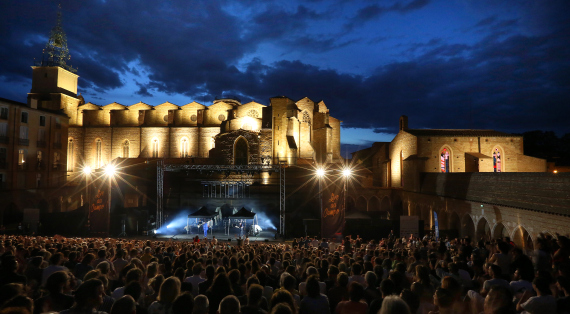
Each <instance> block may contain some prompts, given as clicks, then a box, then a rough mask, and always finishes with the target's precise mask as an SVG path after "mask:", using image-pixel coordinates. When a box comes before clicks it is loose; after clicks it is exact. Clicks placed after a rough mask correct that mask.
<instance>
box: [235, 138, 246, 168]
mask: <svg viewBox="0 0 570 314" xmlns="http://www.w3.org/2000/svg"><path fill="white" fill-rule="evenodd" d="M247 164H249V144H248V141H247V139H246V138H245V137H243V136H239V137H238V138H237V139H236V140H235V142H234V165H247Z"/></svg>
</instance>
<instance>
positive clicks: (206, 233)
mask: <svg viewBox="0 0 570 314" xmlns="http://www.w3.org/2000/svg"><path fill="white" fill-rule="evenodd" d="M202 227H203V228H204V238H207V237H208V222H207V221H205V222H204V224H203V226H202Z"/></svg>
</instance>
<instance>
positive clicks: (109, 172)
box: [105, 165, 115, 176]
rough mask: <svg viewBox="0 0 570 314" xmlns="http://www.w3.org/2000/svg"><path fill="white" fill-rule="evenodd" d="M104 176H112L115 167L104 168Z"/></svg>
mask: <svg viewBox="0 0 570 314" xmlns="http://www.w3.org/2000/svg"><path fill="white" fill-rule="evenodd" d="M105 174H106V175H108V176H112V175H114V174H115V166H113V165H107V167H105Z"/></svg>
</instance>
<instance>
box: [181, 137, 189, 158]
mask: <svg viewBox="0 0 570 314" xmlns="http://www.w3.org/2000/svg"><path fill="white" fill-rule="evenodd" d="M189 156H190V141H189V140H188V138H187V137H186V136H184V137H182V138H181V139H180V158H186V157H189Z"/></svg>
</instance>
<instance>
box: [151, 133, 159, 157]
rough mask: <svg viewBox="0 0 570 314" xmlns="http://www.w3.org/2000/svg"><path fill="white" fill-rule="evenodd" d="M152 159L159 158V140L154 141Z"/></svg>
mask: <svg viewBox="0 0 570 314" xmlns="http://www.w3.org/2000/svg"><path fill="white" fill-rule="evenodd" d="M152 158H158V139H157V138H154V139H152Z"/></svg>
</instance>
